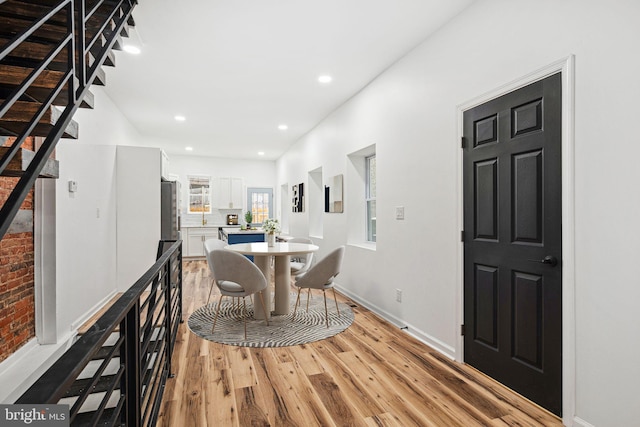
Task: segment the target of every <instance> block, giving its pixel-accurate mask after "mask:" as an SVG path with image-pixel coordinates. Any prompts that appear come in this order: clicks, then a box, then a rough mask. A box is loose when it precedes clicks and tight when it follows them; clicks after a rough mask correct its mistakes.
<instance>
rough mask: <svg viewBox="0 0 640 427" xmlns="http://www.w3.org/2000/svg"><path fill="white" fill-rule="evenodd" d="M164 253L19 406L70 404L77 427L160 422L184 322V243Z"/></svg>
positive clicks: (165, 244) (164, 246)
mask: <svg viewBox="0 0 640 427" xmlns="http://www.w3.org/2000/svg"><path fill="white" fill-rule="evenodd" d="M158 254H159V255H158V261H157V262H156V263H155V264H154V265H153V266H152V267H151V268H150V269H149V270H148V271H147V272H146V273H145V274H144V275H143V276H142V277H141V278H140V279H139V280H138V281H137V282H136V283H135V284H134V285H133V286H132V287H131V288H130V289H129V290H128V291H126V292H125V293H124V294H123V295H122V296H121V297H120V298H119V299H118V300H117V301H116V302H115V303H114V305H112V306H111V307H110V308H109V309H108V310H107V311H106V312H105V314H104V315H103V316H102V317H100V319H98V320H97V321H96V323H95V324H94V325H93V326H92V327H91V328H90V329H89V331H88V332H87V333H85V334H83V335H82V336H81V337H80V339H79V340H78V341H76V342H75V343H74V344H73V345H72V346H71V347H70V348H69V349H68V350H67V351H66V352H65V353H64V354H63V355H62V356H61V357H60V358H59V359H58V360H57V361H56V362H55V363H54V364H53V365H52V366H51V368H49V370H47V371H46V372H45V373H44V374H43V375H42V376H41V377H40V378H39V379H38V380H37V381H36V382H35V383H34V384H33V385H32V386H31V387H30V388H29V389H28V390H27V391H26V392H25V393H24V394H23V395H22V396H21V397H20V398H19V399H18V400H17V401H16V402H15V403H18V404H35V403H44V404H68V405H69V407H70V411H69V413H70V424H71V425H72V426H76V425H105V426H106V425H126V426H153V425H155V422H156V420H157V417H158V413H159V410H160V404H161V403H162V395H163V392H164V386H165V382H166V379H167V377H168V376H169V375H170V374H171V355H172V353H173V347H174V345H175V340H176V337H177V333H178V326H179V325H180V323H181V322H182V241H180V240H178V241H161V242H160V245H159V250H158ZM110 341H111V342H110ZM92 364H93V365H95V366H93V367H92V366H91V365H92ZM91 368H92V369H91ZM87 372H89V374H87Z"/></svg>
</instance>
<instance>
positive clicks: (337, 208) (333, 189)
mask: <svg viewBox="0 0 640 427" xmlns="http://www.w3.org/2000/svg"><path fill="white" fill-rule="evenodd" d="M343 199H344V197H343V192H342V175H336V176H332V177H330V178H329V179H328V180H327V182H326V184H325V185H324V211H325V212H337V213H341V212H342V211H343V204H344V203H343Z"/></svg>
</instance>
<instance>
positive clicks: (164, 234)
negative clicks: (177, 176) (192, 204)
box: [160, 181, 181, 240]
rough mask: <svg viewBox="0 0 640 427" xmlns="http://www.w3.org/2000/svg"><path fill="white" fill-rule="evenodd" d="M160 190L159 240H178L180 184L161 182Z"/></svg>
mask: <svg viewBox="0 0 640 427" xmlns="http://www.w3.org/2000/svg"><path fill="white" fill-rule="evenodd" d="M160 189H161V192H160V195H161V196H160V197H161V202H160V209H162V211H161V215H160V224H161V226H160V238H161V239H162V240H180V239H181V237H180V183H179V182H178V181H162V183H161V184H160Z"/></svg>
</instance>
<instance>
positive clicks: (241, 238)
mask: <svg viewBox="0 0 640 427" xmlns="http://www.w3.org/2000/svg"><path fill="white" fill-rule="evenodd" d="M218 234H219V237H220V240H224V241H225V242H227V243H228V244H230V245H235V244H236V243H254V242H264V241H266V239H265V233H264V230H262V229H261V228H260V229H256V230H241V229H239V228H234V227H222V228H220V229H219V230H218ZM246 257H247V258H249V259H250V260H252V261H253V257H252V256H250V255H246Z"/></svg>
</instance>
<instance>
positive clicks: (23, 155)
mask: <svg viewBox="0 0 640 427" xmlns="http://www.w3.org/2000/svg"><path fill="white" fill-rule="evenodd" d="M7 151H9V147H0V157H2V156H3V155H4V153H6V152H7ZM35 154H36V153H35V152H33V151H31V150H27V149H25V148H21V149H20V150H18V152H17V153H16V155H15V156H13V159H11V161H10V162H9V165H8V166H7V167H6V169H5V170H4V171H2V176H12V177H20V176H22V175H23V173H24V171H26V170H27V167H28V166H29V164H30V163H31V161H32V160H33V157H34V156H35ZM59 170H60V166H59V162H58V160H56V159H48V160H47V163H46V164H45V166H44V167H43V168H42V170H41V171H40V174H39V175H38V177H39V178H59V177H60V172H59Z"/></svg>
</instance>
